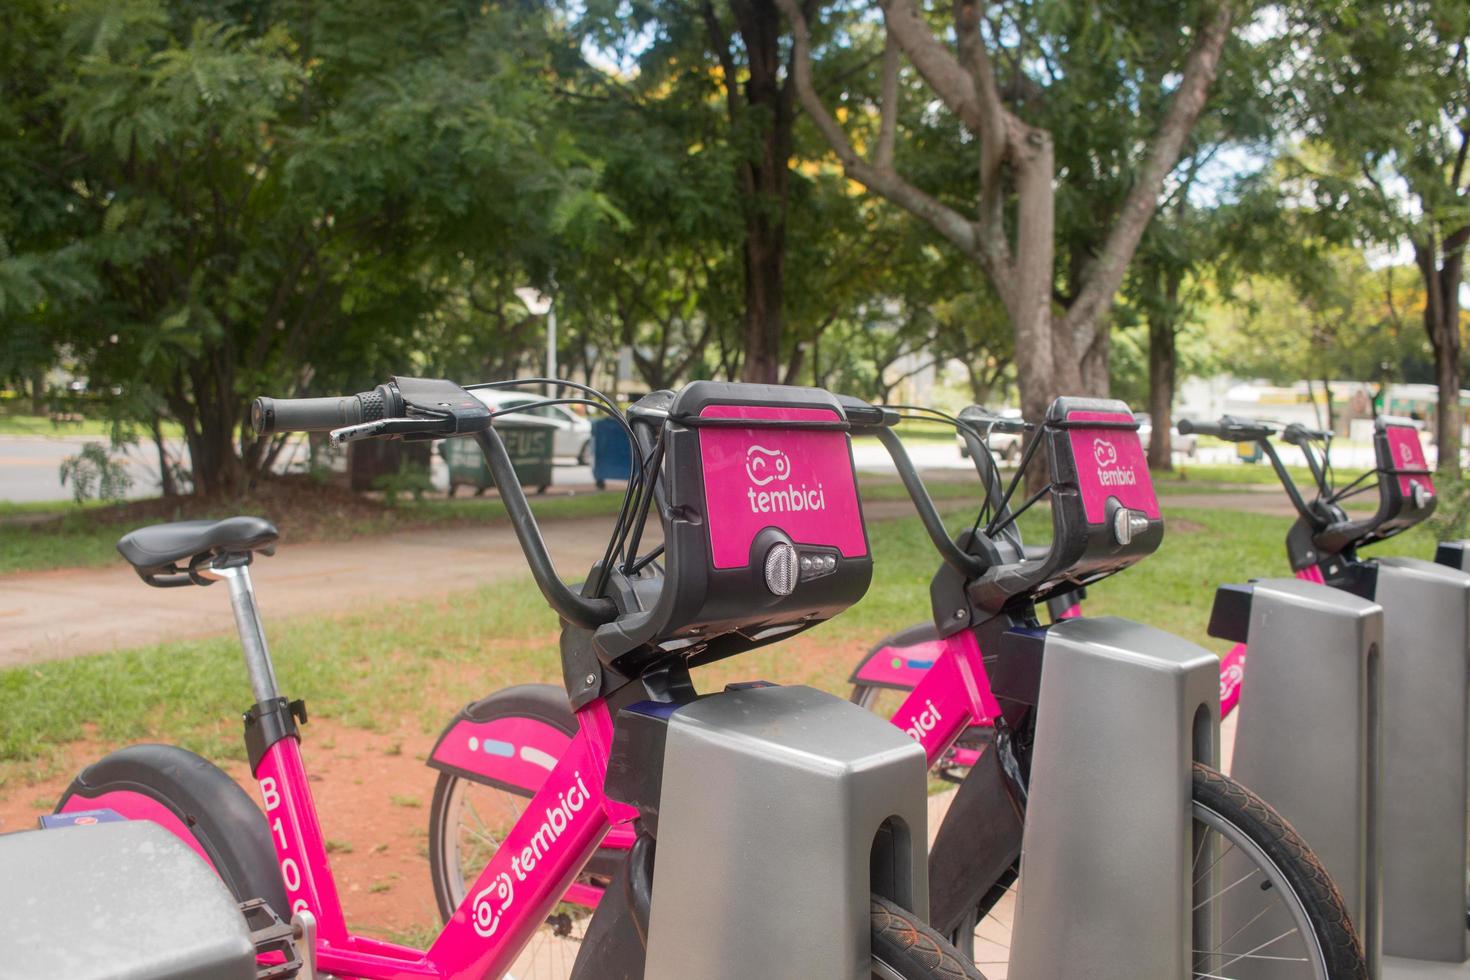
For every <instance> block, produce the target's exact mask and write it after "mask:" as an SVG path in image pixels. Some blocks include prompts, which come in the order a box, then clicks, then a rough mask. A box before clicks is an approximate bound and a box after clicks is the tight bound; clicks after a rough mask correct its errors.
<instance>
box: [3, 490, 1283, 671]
mask: <svg viewBox="0 0 1470 980" xmlns="http://www.w3.org/2000/svg"><path fill="white" fill-rule="evenodd" d="M1164 506H1165V508H1166V511H1167V510H1168V509H1169V508H1171V507H1178V506H1182V507H1216V508H1218V507H1229V508H1237V509H1242V510H1250V511H1258V512H1261V513H1272V514H1282V515H1290V514H1291V509H1290V505H1289V504H1288V503H1287V502H1286V501H1285V500H1284V499H1282V497H1281V494H1280V493H1279V492H1277V493H1264V492H1262V493H1257V492H1235V493H1210V494H1188V495H1178V496H1175V497H1172V498H1166V499H1165V505H1164ZM866 513H867V515H868V518H869V519H870V520H883V519H891V518H896V517H906V516H908V515H910V514H912V513H913V508H912V505H911V504H910V503H909V502H908V501H907V500H882V501H876V502H873V503H870V504H868V505H867V507H866ZM610 527H611V519H610V518H607V517H598V518H580V519H576V520H560V521H550V522H547V523H545V524H544V525H543V526H542V531H543V533H544V534H545V536H546V539H547V543H548V546H549V547H550V549H551V554H552V557H553V559H554V560H555V561H556V565H557V568H558V569H559V570H560V571H561V572H562V573H563V574H564V575H568V576H572V575H577V574H580V573H581V572H583V571H584V570H586V569H587V568H590V567H591V565H592V563H593V562H595V561H596V560H597V559H599V558H600V557H601V556H602V551H603V548H604V547H605V546H606V542H607V535H608V531H609V529H610ZM527 575H528V572H527V570H526V563H525V559H524V558H523V557H522V554H521V550H520V546H519V545H518V544H517V543H516V539H515V535H514V533H513V532H512V531H511V529H510V526H509V525H508V524H506V523H504V522H501V523H496V524H491V525H488V526H483V527H455V528H443V529H432V530H420V531H405V532H401V533H398V534H391V535H386V536H383V537H376V538H362V539H359V540H355V541H325V542H313V543H306V544H295V545H291V544H288V545H285V546H283V547H282V548H281V549H280V551H279V552H278V553H277V554H276V555H275V556H274V557H271V558H262V559H260V560H259V563H258V564H257V566H256V573H255V582H256V590H257V594H258V597H259V601H260V605H261V611H262V614H263V615H264V616H265V618H266V622H267V626H269V623H270V622H271V621H272V620H274V619H278V618H280V617H285V616H297V615H321V614H323V613H337V612H342V611H344V610H348V609H353V608H362V607H364V606H369V605H374V604H381V603H383V602H395V601H401V600H404V599H421V598H428V597H430V596H439V595H444V594H446V593H451V592H457V591H463V590H466V589H474V588H479V587H481V586H485V585H489V584H492V583H496V582H509V581H515V582H517V583H518V584H517V587H518V588H519V587H528V586H525V585H524V583H525V580H526V578H527ZM233 629H234V620H233V618H232V617H231V614H230V603H229V595H228V593H227V592H226V590H225V589H224V588H223V587H220V586H215V587H211V588H208V589H193V590H180V589H153V588H149V587H147V586H145V585H144V584H143V583H142V582H141V581H139V580H138V577H137V576H136V575H135V574H134V573H133V571H132V569H131V568H129V567H128V566H127V565H125V564H124V563H123V562H122V560H121V559H119V560H118V561H117V563H116V564H114V565H109V566H107V567H104V568H82V569H62V570H58V571H52V572H35V573H25V574H18V575H5V576H0V668H3V667H10V666H15V665H18V664H24V663H34V662H37V661H42V660H58V659H64V658H67V657H76V656H82V655H85V654H89V653H100V652H105V651H108V650H119V649H127V648H129V647H136V646H143V645H146V644H149V643H159V642H163V641H165V640H179V639H189V638H196V637H202V636H213V635H218V634H221V633H229V632H231V631H232V630H233Z"/></svg>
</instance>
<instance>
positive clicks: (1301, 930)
mask: <svg viewBox="0 0 1470 980" xmlns="http://www.w3.org/2000/svg"><path fill="white" fill-rule="evenodd" d="M909 411H913V410H906V412H909ZM898 414H899V413H897V412H892V411H890V412H889V413H888V417H887V418H886V419H885V423H886V424H884V425H881V426H874V427H872V428H871V429H870V431H872V432H874V433H875V434H876V435H877V436H878V437H879V438H880V440H882V442H883V444H884V445H885V447H886V448H887V449H888V451H889V452H890V454H891V455H892V457H893V460H894V463H895V466H896V467H897V469H898V472H899V474H900V476H901V478H902V479H903V482H904V485H905V487H906V488H907V489H908V491H909V494H910V496H911V497H912V499H913V501H914V504H915V506H916V508H917V510H918V513H919V516H920V518H921V521H922V523H923V526H924V528H925V531H926V533H927V535H928V537H929V539H930V541H931V543H932V544H933V545H934V547H935V549H936V550H937V551H938V552H939V554H940V556H941V558H942V559H943V562H942V564H941V566H940V568H939V571H938V573H937V574H936V576H935V579H934V582H933V585H932V587H931V597H932V600H933V609H934V622H933V623H932V624H926V625H925V626H924V627H922V633H923V636H924V637H925V639H923V640H922V641H919V642H908V641H900V640H895V641H891V642H889V643H887V644H885V645H884V647H883V649H884V650H885V651H886V653H885V656H884V658H883V665H884V666H888V667H894V669H897V667H896V666H895V665H893V664H892V657H895V656H902V657H904V658H906V661H907V662H905V663H904V664H903V665H902V667H903V668H904V670H906V671H907V672H906V673H899V674H897V675H896V676H893V677H892V679H890V675H879V676H878V677H875V678H874V679H873V680H872V681H871V682H869V683H868V687H871V688H877V689H882V690H892V691H894V692H895V696H896V697H897V698H898V700H899V703H898V704H897V705H896V707H895V708H894V709H893V710H892V711H891V712H889V711H884V712H883V714H885V715H890V716H891V720H892V723H893V724H894V725H896V726H897V727H898V728H900V729H902V730H903V731H905V732H906V733H907V734H908V735H909V736H910V737H912V738H913V739H914V740H915V741H917V742H919V743H920V744H921V745H922V746H923V747H924V751H925V755H926V757H927V760H928V762H929V764H930V766H931V767H935V768H936V769H938V770H939V771H940V772H941V773H943V774H945V775H948V776H949V777H950V778H952V779H953V780H955V781H956V782H958V783H959V787H958V790H957V792H956V794H955V796H954V799H953V801H952V802H951V804H950V806H949V809H948V811H947V812H946V814H945V817H944V819H943V822H942V824H941V826H940V828H939V832H938V836H937V838H936V840H935V842H934V846H933V849H932V850H931V853H930V859H929V882H930V913H931V922H933V924H934V925H935V926H936V928H938V929H939V930H940V931H941V932H943V933H944V934H946V935H947V936H948V937H949V938H950V939H951V941H953V942H954V943H955V945H956V947H958V948H959V949H961V950H962V951H964V952H965V953H966V954H968V955H969V956H970V957H971V958H972V959H973V960H975V962H976V964H977V965H978V966H980V967H981V968H982V969H989V968H990V967H992V966H995V967H1000V966H1003V965H1004V964H1006V963H1007V962H1008V960H1009V934H1008V933H1009V929H1008V922H1009V916H1010V911H1011V908H1012V906H1013V903H1014V900H1015V894H1014V893H1015V891H1016V889H1017V887H1018V884H1019V883H1018V876H1019V871H1020V865H1019V861H1020V855H1021V839H1022V829H1023V820H1024V814H1025V810H1026V801H1027V783H1028V779H1029V771H1030V749H1031V745H1032V739H1033V735H1034V732H1035V725H1036V717H1037V713H1038V712H1039V711H1043V710H1045V701H1044V692H1042V691H1040V690H1039V678H1040V660H1041V646H1042V642H1041V641H1042V638H1043V636H1044V628H1043V627H1042V626H1041V625H1040V623H1039V622H1038V620H1037V618H1036V609H1037V606H1038V604H1043V603H1046V602H1048V601H1049V600H1052V599H1059V598H1062V597H1071V596H1075V594H1076V590H1077V589H1079V588H1080V587H1082V586H1085V585H1086V584H1087V583H1090V582H1095V581H1097V580H1099V579H1101V578H1103V577H1106V576H1108V575H1112V574H1114V573H1116V572H1118V571H1120V570H1122V569H1124V568H1126V567H1127V566H1128V565H1130V564H1132V563H1134V562H1136V561H1138V560H1140V559H1142V558H1144V557H1146V556H1147V555H1148V554H1150V553H1151V552H1152V551H1153V550H1155V548H1157V546H1158V544H1159V542H1160V541H1161V539H1162V536H1163V522H1162V519H1161V517H1160V513H1159V508H1158V503H1157V500H1156V499H1155V496H1154V493H1153V488H1152V485H1151V482H1150V480H1149V476H1148V469H1147V466H1146V464H1145V462H1144V458H1143V450H1142V447H1141V445H1140V444H1139V441H1138V436H1137V431H1136V430H1137V426H1136V423H1135V422H1134V420H1133V417H1132V415H1131V413H1129V412H1128V410H1127V407H1126V406H1125V405H1123V404H1122V403H1120V402H1113V401H1091V400H1085V399H1059V400H1058V401H1057V402H1056V403H1055V404H1054V405H1053V406H1052V408H1051V410H1050V411H1049V413H1048V415H1047V418H1046V419H1045V421H1044V422H1043V424H1042V425H1041V426H1040V432H1039V433H1038V436H1037V438H1036V439H1034V440H1033V442H1032V444H1031V449H1030V450H1029V452H1028V454H1027V455H1026V456H1025V457H1024V459H1023V461H1022V470H1024V468H1025V466H1026V465H1028V464H1029V463H1030V461H1031V460H1032V459H1033V458H1034V454H1035V452H1036V447H1037V446H1039V445H1042V444H1044V445H1045V446H1046V449H1047V458H1048V461H1049V464H1048V465H1049V467H1050V474H1049V475H1050V481H1049V483H1048V486H1047V487H1046V489H1045V490H1044V491H1043V492H1042V493H1040V494H1038V495H1036V496H1035V497H1033V498H1032V499H1030V500H1028V501H1026V502H1025V503H1024V504H1023V505H1021V506H1020V507H1017V508H1015V509H1014V510H1013V509H1011V508H1010V506H1009V499H1010V494H1011V493H1013V492H1014V490H1015V488H1016V486H1017V485H1018V483H1017V482H1015V481H1013V483H1012V484H1011V486H1010V488H1009V491H1005V490H1002V489H1001V487H1000V485H999V480H998V477H996V476H995V475H994V474H993V473H992V474H986V473H985V472H984V471H983V470H982V476H987V482H986V488H987V492H986V493H984V494H983V498H984V501H985V503H984V505H983V507H982V510H981V513H980V515H979V516H978V517H977V519H976V521H975V522H974V524H973V525H972V526H971V527H970V528H969V529H968V530H966V531H965V532H964V533H963V534H961V535H960V536H959V537H958V538H955V539H952V538H951V537H950V535H949V533H948V531H947V530H946V528H945V526H944V523H943V521H942V519H941V517H940V515H939V514H938V512H937V511H936V509H935V507H934V505H933V503H932V501H931V499H930V497H929V494H928V492H927V491H926V490H925V488H924V486H923V483H922V481H921V479H920V477H919V475H918V473H917V472H916V470H915V469H914V467H913V465H912V463H911V461H910V460H909V458H908V456H907V454H906V452H905V451H904V448H903V445H902V443H901V442H900V441H899V439H898V438H897V436H896V435H895V433H894V431H893V430H892V428H891V427H890V426H891V424H892V423H893V422H896V421H897V418H898ZM630 417H631V418H632V419H633V420H634V424H635V428H636V427H638V425H639V422H640V421H643V422H650V421H653V420H656V419H657V418H658V409H657V404H656V399H655V404H652V405H644V406H639V407H635V409H634V410H632V411H631V412H630ZM943 418H945V419H946V420H948V421H950V422H952V423H953V424H955V425H956V427H957V428H958V430H959V431H960V432H961V433H962V435H964V436H965V438H966V439H967V440H974V443H975V445H976V446H979V447H980V449H981V452H980V453H976V452H975V451H974V447H973V446H972V455H976V456H977V457H978V456H981V455H984V456H986V457H987V458H988V454H987V453H984V452H983V440H984V435H985V433H986V430H987V428H988V426H989V425H991V424H1006V425H1010V424H1013V423H1011V422H1010V421H1009V420H1000V419H994V418H993V417H990V416H987V415H984V414H983V413H980V412H969V413H964V414H962V415H961V417H960V418H958V419H950V418H949V417H948V416H943ZM1018 480H1019V474H1018V476H1017V481H1018ZM1043 496H1049V497H1050V498H1051V515H1052V528H1053V539H1052V542H1051V545H1050V547H1047V548H1044V549H1027V548H1025V547H1024V546H1023V545H1022V542H1021V540H1020V536H1019V532H1018V531H1017V529H1016V525H1015V517H1016V516H1017V515H1018V514H1019V513H1020V512H1021V511H1023V510H1024V509H1025V508H1026V507H1029V506H1032V505H1033V504H1034V503H1036V502H1037V501H1039V500H1040V499H1042V497H1043ZM1066 601H1067V602H1069V603H1070V601H1071V600H1070V599H1067V600H1066ZM873 659H874V658H873V657H869V658H868V661H872V660H873ZM908 679H912V680H913V681H914V683H912V685H911V686H910V688H909V689H908V690H898V688H899V686H900V684H901V683H902V682H904V681H905V680H908ZM1126 715H1127V709H1126V706H1121V707H1120V723H1125V722H1126ZM982 727H983V729H984V730H985V731H987V732H993V733H994V738H993V739H990V738H987V739H986V740H985V742H984V743H983V744H982V743H978V742H977V743H975V744H972V745H968V746H967V745H965V744H964V742H963V740H964V739H965V737H966V733H967V732H968V733H973V732H976V731H978V730H980V729H981V728H982ZM575 731H576V728H575V723H574V716H573V714H572V712H571V711H570V710H569V708H568V705H567V703H566V700H565V695H564V694H563V693H562V692H561V691H560V690H559V689H556V688H552V687H545V686H543V687H535V686H527V687H520V688H513V689H511V690H509V691H503V692H500V693H498V694H495V695H492V696H490V697H488V698H486V699H484V700H482V701H478V702H475V703H474V704H471V705H469V706H467V707H466V708H465V709H464V710H463V711H462V712H461V714H460V716H459V717H458V718H456V719H455V720H454V721H453V722H452V723H451V724H450V725H449V727H448V728H446V729H445V731H444V733H443V735H442V736H441V737H440V739H439V743H438V745H437V746H436V747H435V749H434V751H433V753H432V755H431V758H430V760H429V761H430V765H432V766H435V767H436V768H438V769H439V770H440V772H441V775H440V777H439V783H438V786H437V788H436V791H435V795H434V806H433V809H432V811H431V825H430V840H431V849H430V857H431V863H432V869H433V874H434V884H435V891H436V894H437V895H438V898H439V904H440V908H441V910H442V911H443V912H444V913H445V915H451V914H452V913H453V910H454V909H455V908H456V907H458V905H459V904H460V903H461V902H462V901H463V896H464V895H465V894H466V890H467V888H468V887H469V885H468V882H469V873H470V871H471V870H472V869H474V868H477V867H478V866H479V865H480V864H482V863H483V858H484V853H485V852H486V850H487V849H489V850H493V849H494V848H495V847H496V846H498V845H497V844H496V842H494V841H492V840H486V839H485V837H484V835H483V834H481V833H480V830H481V828H482V827H484V826H487V825H491V824H493V823H495V822H496V821H498V820H503V819H508V818H509V816H510V815H515V814H518V813H521V812H524V811H525V809H526V808H527V807H528V806H534V804H533V803H530V802H529V801H531V800H532V798H533V795H534V794H536V793H537V792H538V790H539V788H540V786H541V785H542V781H543V780H544V779H545V778H546V768H547V767H548V766H550V765H551V764H552V761H553V760H555V759H557V758H559V757H561V755H562V754H563V753H565V752H568V751H571V745H572V741H571V740H572V739H573V738H574V733H575ZM487 740H488V741H487ZM487 745H489V746H490V748H488V749H487V748H486V746H487ZM522 746H532V747H533V748H534V753H535V756H536V758H538V759H540V760H541V762H542V765H540V766H536V765H522V764H519V763H518V762H517V761H516V760H518V759H520V758H521V747H522ZM958 753H965V755H964V756H963V757H961V756H960V755H959V754H958ZM1193 791H1194V816H1195V820H1196V837H1197V844H1196V846H1197V850H1196V852H1195V853H1196V854H1197V855H1203V854H1208V853H1225V852H1229V851H1239V852H1240V853H1242V854H1245V855H1247V856H1248V858H1249V864H1250V866H1251V868H1252V871H1251V873H1250V874H1249V875H1247V876H1246V877H1245V878H1242V879H1241V881H1240V882H1237V883H1236V884H1237V885H1238V886H1239V888H1240V889H1246V888H1249V889H1252V890H1253V891H1252V894H1255V895H1258V896H1259V902H1260V905H1261V908H1260V912H1259V914H1258V915H1253V916H1248V917H1247V919H1248V920H1249V921H1247V923H1246V925H1245V926H1244V927H1242V928H1241V929H1240V930H1239V932H1237V933H1235V934H1233V935H1230V936H1226V937H1221V939H1220V942H1219V943H1218V944H1217V945H1216V947H1215V948H1212V949H1208V950H1199V951H1197V952H1198V955H1199V962H1200V964H1201V966H1200V968H1199V969H1198V970H1197V971H1196V972H1195V974H1194V975H1195V976H1196V977H1202V978H1203V977H1230V976H1235V975H1238V974H1236V973H1234V972H1232V970H1231V967H1232V966H1233V967H1234V968H1235V969H1236V970H1240V971H1247V970H1252V969H1254V968H1255V967H1257V966H1259V965H1261V964H1268V965H1270V966H1271V967H1273V968H1274V969H1276V970H1278V971H1279V972H1278V973H1276V974H1274V975H1276V976H1282V977H1297V976H1300V977H1312V978H1317V980H1328V978H1331V980H1349V978H1352V980H1356V978H1361V977H1366V975H1367V974H1366V965H1365V963H1364V961H1363V958H1362V951H1361V943H1360V942H1359V940H1358V937H1357V936H1356V934H1355V932H1354V931H1353V928H1352V925H1351V923H1350V921H1349V918H1348V915H1347V913H1346V911H1345V908H1344V906H1343V903H1342V899H1341V896H1340V895H1338V893H1337V892H1336V890H1335V888H1333V886H1332V884H1331V881H1330V878H1329V877H1328V876H1327V874H1326V872H1325V871H1324V870H1323V869H1322V867H1321V865H1320V864H1319V863H1318V862H1317V861H1316V859H1315V857H1313V856H1312V854H1311V851H1310V849H1308V848H1307V846H1306V844H1305V843H1304V842H1302V841H1301V839H1300V838H1299V837H1298V836H1297V835H1296V833H1295V832H1294V831H1293V830H1292V829H1291V828H1290V827H1289V826H1288V825H1287V824H1286V823H1285V822H1284V821H1283V820H1282V819H1281V818H1280V816H1279V815H1277V814H1276V813H1275V811H1274V810H1272V809H1271V808H1270V807H1269V806H1268V805H1267V804H1266V803H1264V802H1263V801H1261V800H1260V799H1259V798H1257V797H1255V796H1254V795H1253V794H1251V793H1250V792H1249V791H1248V790H1246V789H1245V788H1244V787H1242V786H1240V785H1239V784H1237V783H1235V782H1233V781H1232V780H1230V779H1228V778H1227V777H1225V776H1222V775H1221V774H1219V773H1217V772H1214V771H1212V770H1210V769H1208V768H1206V767H1204V766H1196V767H1195V770H1194V778H1193ZM487 815H489V816H487ZM1078 819H1086V816H1085V815H1084V814H1079V815H1078ZM627 846H629V845H628V839H627V838H626V837H620V838H614V837H609V838H608V839H607V840H606V841H605V842H604V851H603V854H602V859H603V860H604V862H605V863H606V865H607V866H609V867H615V866H617V864H618V863H619V861H620V860H622V859H623V858H624V855H621V854H619V853H618V851H619V849H621V848H626V847H627ZM1206 864H1207V865H1210V866H1207V867H1199V871H1200V876H1199V877H1200V880H1201V882H1203V881H1205V880H1206V879H1207V878H1208V872H1209V870H1210V867H1212V866H1213V862H1206ZM607 884H608V882H607V879H606V878H597V877H593V878H590V879H584V880H583V881H581V882H579V885H578V887H577V888H576V889H574V890H573V891H570V892H569V893H568V895H567V904H565V905H564V906H563V907H562V909H561V913H560V915H561V916H562V918H561V919H560V921H559V923H558V924H557V925H556V926H555V928H557V929H559V930H561V932H562V934H563V935H566V936H568V937H570V938H575V937H576V936H577V935H578V934H579V926H578V925H577V923H578V921H579V920H580V919H581V918H584V917H585V916H586V914H587V910H588V909H589V908H590V907H592V906H594V905H595V903H596V902H597V901H598V900H599V898H600V896H601V895H602V894H603V891H602V889H603V888H604V887H606V886H607ZM1238 893H1239V892H1237V894H1238ZM1219 898H1220V895H1218V894H1208V893H1207V894H1196V895H1195V896H1194V899H1193V904H1194V905H1195V906H1196V908H1195V909H1194V911H1196V912H1199V913H1200V914H1201V915H1204V916H1209V915H1212V914H1213V908H1214V903H1215V902H1216V901H1217V900H1218V899H1219ZM1277 904H1280V905H1282V906H1284V907H1285V908H1286V910H1287V911H1288V912H1289V913H1290V920H1291V921H1293V922H1295V923H1296V928H1294V929H1293V930H1292V931H1290V932H1288V933H1286V934H1282V935H1276V934H1272V935H1263V934H1258V931H1257V930H1258V927H1253V925H1252V924H1253V923H1255V922H1257V921H1262V922H1264V921H1268V920H1270V919H1271V918H1272V917H1271V916H1269V915H1268V914H1267V913H1268V912H1270V911H1271V908H1272V907H1273V906H1275V905H1277ZM1204 964H1210V966H1209V967H1208V968H1206V967H1205V966H1204ZM1221 964H1224V966H1223V967H1222V966H1221ZM1222 969H1223V971H1224V972H1221V971H1222Z"/></svg>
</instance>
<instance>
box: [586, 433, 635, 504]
mask: <svg viewBox="0 0 1470 980" xmlns="http://www.w3.org/2000/svg"><path fill="white" fill-rule="evenodd" d="M632 475H633V447H631V446H629V445H628V433H627V432H625V431H624V430H623V427H622V426H621V425H619V424H618V422H617V420H616V419H598V420H597V421H596V422H593V423H592V479H593V480H594V481H596V483H597V489H599V490H602V489H604V488H605V487H606V486H607V481H608V480H627V479H628V478H629V477H631V476H632Z"/></svg>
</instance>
